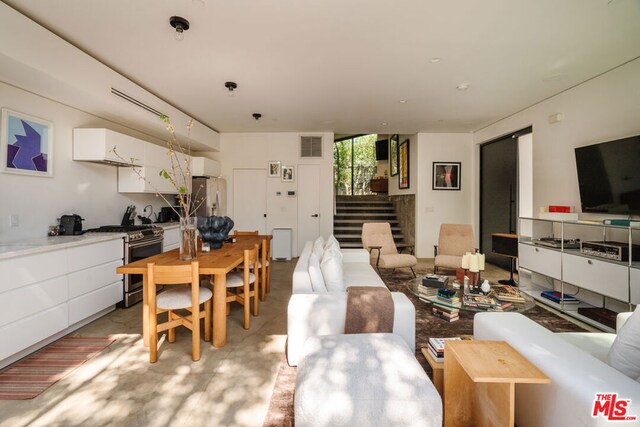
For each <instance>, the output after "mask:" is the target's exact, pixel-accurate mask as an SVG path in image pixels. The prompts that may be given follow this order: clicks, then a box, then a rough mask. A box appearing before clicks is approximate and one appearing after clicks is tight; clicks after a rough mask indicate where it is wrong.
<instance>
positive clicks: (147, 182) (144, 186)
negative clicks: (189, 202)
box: [118, 143, 189, 194]
mask: <svg viewBox="0 0 640 427" xmlns="http://www.w3.org/2000/svg"><path fill="white" fill-rule="evenodd" d="M188 159H189V156H187V155H184V154H182V153H176V155H175V156H172V155H169V149H168V148H167V147H163V146H159V145H155V144H150V143H145V144H144V166H142V167H136V168H124V167H120V168H118V191H119V192H120V193H162V194H177V193H178V190H177V189H176V187H175V186H174V185H173V184H171V182H170V181H169V180H168V179H166V178H164V177H162V176H161V172H162V171H163V170H166V171H167V172H170V173H173V171H174V170H176V171H178V173H177V175H178V179H180V178H181V176H182V173H180V172H179V170H180V169H181V168H182V169H183V170H185V171H186V165H187V162H188ZM172 160H173V164H172ZM178 163H179V164H180V165H178ZM174 166H175V167H174Z"/></svg>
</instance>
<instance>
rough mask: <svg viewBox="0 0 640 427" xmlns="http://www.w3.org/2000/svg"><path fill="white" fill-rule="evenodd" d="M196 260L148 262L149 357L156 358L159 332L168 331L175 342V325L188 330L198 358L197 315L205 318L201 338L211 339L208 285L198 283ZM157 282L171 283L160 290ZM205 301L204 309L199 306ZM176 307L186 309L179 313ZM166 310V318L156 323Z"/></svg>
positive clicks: (153, 361)
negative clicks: (162, 290) (178, 263)
mask: <svg viewBox="0 0 640 427" xmlns="http://www.w3.org/2000/svg"><path fill="white" fill-rule="evenodd" d="M199 277H200V276H199V264H198V262H197V261H195V262H192V263H191V264H188V265H178V266H176V265H172V266H163V265H155V264H153V263H151V264H147V278H148V279H147V280H148V281H147V283H148V296H149V332H150V334H149V361H150V362H151V363H155V362H156V361H157V360H158V333H159V332H162V331H168V341H169V342H170V343H172V342H175V340H176V332H175V328H176V327H177V326H184V327H186V328H187V329H190V330H191V339H192V344H191V358H192V359H193V360H194V361H197V360H200V319H203V318H204V339H205V341H209V340H210V339H211V297H212V296H213V294H212V292H211V289H209V288H206V287H201V286H200V279H199ZM156 285H170V286H169V287H170V289H168V290H165V291H164V292H161V293H159V294H157V293H156ZM200 304H204V311H201V310H200ZM176 310H186V311H189V313H190V314H188V315H182V314H180V313H178V312H176ZM165 312H166V313H167V321H166V322H162V323H158V314H161V313H165Z"/></svg>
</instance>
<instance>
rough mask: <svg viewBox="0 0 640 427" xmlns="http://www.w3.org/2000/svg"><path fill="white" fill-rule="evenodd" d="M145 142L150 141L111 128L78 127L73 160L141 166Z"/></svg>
mask: <svg viewBox="0 0 640 427" xmlns="http://www.w3.org/2000/svg"><path fill="white" fill-rule="evenodd" d="M145 144H148V142H145V141H142V140H140V139H137V138H133V137H131V136H129V135H124V134H122V133H118V132H114V131H112V130H109V129H104V128H76V129H74V130H73V160H80V161H88V162H99V163H110V164H115V165H132V164H133V165H136V166H141V165H142V164H143V162H144V148H145ZM116 153H117V154H116Z"/></svg>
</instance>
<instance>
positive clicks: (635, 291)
mask: <svg viewBox="0 0 640 427" xmlns="http://www.w3.org/2000/svg"><path fill="white" fill-rule="evenodd" d="M629 278H630V279H631V295H629V302H630V303H631V304H636V305H637V304H640V269H637V268H631V269H630V276H629Z"/></svg>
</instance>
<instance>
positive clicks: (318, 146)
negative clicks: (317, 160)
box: [300, 135, 322, 157]
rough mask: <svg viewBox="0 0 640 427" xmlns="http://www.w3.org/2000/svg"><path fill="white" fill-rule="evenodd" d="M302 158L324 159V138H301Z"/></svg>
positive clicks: (303, 136) (302, 136)
mask: <svg viewBox="0 0 640 427" xmlns="http://www.w3.org/2000/svg"><path fill="white" fill-rule="evenodd" d="M300 157H322V136H306V135H301V136H300Z"/></svg>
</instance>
